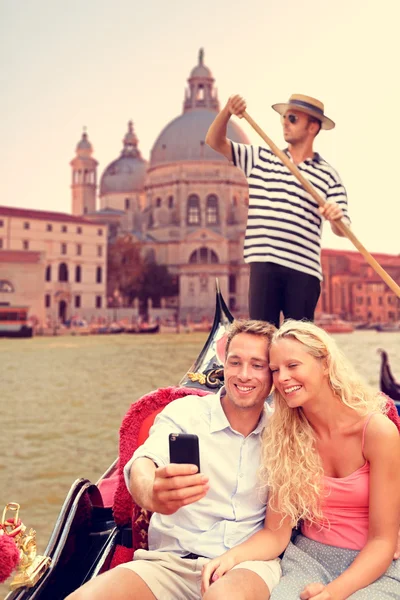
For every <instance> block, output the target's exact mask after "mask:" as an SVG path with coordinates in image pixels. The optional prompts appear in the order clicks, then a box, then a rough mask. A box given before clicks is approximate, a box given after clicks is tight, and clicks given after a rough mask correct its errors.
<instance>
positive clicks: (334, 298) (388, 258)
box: [316, 248, 400, 323]
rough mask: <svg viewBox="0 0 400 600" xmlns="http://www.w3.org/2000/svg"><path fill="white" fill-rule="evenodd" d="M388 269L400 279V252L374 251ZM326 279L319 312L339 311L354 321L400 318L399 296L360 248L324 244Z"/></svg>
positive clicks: (317, 312) (317, 311)
mask: <svg viewBox="0 0 400 600" xmlns="http://www.w3.org/2000/svg"><path fill="white" fill-rule="evenodd" d="M373 257H374V258H375V259H376V260H377V261H378V263H379V264H380V265H381V266H382V267H383V269H385V271H386V272H387V273H388V274H389V275H390V276H391V277H392V279H394V281H396V282H397V283H400V255H397V256H396V255H391V254H383V253H374V254H373ZM321 262H322V271H323V275H324V280H323V282H322V287H321V296H320V299H319V302H318V305H317V308H316V314H317V315H319V314H321V313H328V314H336V315H338V316H340V317H341V318H342V319H345V320H348V321H354V322H369V323H371V322H372V323H390V322H394V321H399V320H400V299H399V298H397V296H396V294H395V293H394V292H393V291H392V290H391V289H390V288H389V286H387V285H386V283H385V282H384V281H383V280H382V279H381V278H380V277H379V276H378V275H377V274H376V273H375V271H374V269H373V268H372V267H371V266H370V265H369V264H368V263H367V262H366V261H365V259H364V257H363V256H362V255H361V254H360V253H359V252H354V251H347V250H331V249H327V248H324V249H323V250H322V255H321Z"/></svg>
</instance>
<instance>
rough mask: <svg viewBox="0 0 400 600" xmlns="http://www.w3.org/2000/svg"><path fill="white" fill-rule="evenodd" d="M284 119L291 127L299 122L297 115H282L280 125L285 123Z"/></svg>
mask: <svg viewBox="0 0 400 600" xmlns="http://www.w3.org/2000/svg"><path fill="white" fill-rule="evenodd" d="M285 119H287V120H288V121H289V123H291V124H292V125H294V124H295V123H297V121H298V120H299V117H298V116H297V115H293V114H291V113H290V114H288V115H282V116H281V121H282V123H283V122H284V121H285Z"/></svg>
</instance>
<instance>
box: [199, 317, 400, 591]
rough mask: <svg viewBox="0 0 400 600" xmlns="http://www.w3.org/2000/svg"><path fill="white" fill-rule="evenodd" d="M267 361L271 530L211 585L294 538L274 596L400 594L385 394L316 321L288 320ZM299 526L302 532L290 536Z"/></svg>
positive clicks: (398, 490)
mask: <svg viewBox="0 0 400 600" xmlns="http://www.w3.org/2000/svg"><path fill="white" fill-rule="evenodd" d="M269 365H270V369H271V371H272V374H273V383H274V386H275V392H274V401H275V412H274V414H273V416H272V417H271V419H270V420H269V423H268V425H267V427H266V429H265V432H264V437H263V465H262V469H261V476H262V478H263V480H264V481H265V483H266V484H267V485H268V486H269V489H270V496H269V497H270V500H269V504H268V510H267V514H266V520H265V525H264V529H263V530H262V531H260V532H258V533H256V534H255V535H253V536H252V537H251V538H249V540H247V541H246V542H244V543H243V544H240V545H239V546H237V547H236V548H233V549H231V550H229V551H228V552H226V553H225V554H223V555H222V556H221V557H219V558H217V559H214V560H212V561H210V563H208V564H207V565H206V567H205V568H204V572H203V589H204V590H205V589H207V588H208V587H209V585H210V583H212V582H213V581H215V580H216V579H218V578H219V577H221V576H223V574H224V573H225V572H226V571H228V570H229V569H231V568H232V567H233V566H234V565H235V564H238V563H239V562H244V561H245V560H268V559H271V558H275V557H276V556H278V555H280V554H281V553H282V552H283V551H284V550H285V548H286V547H287V549H286V552H285V555H284V558H283V559H282V563H281V567H282V572H283V577H282V579H281V582H280V583H279V585H278V586H277V587H276V588H275V590H274V591H273V592H272V594H271V600H298V598H300V599H301V600H307V599H313V600H344V599H346V598H351V599H353V600H385V599H386V598H387V599H389V598H391V599H394V598H397V599H399V598H400V561H399V560H393V556H394V553H395V549H396V541H397V534H398V529H399V525H400V436H399V433H398V430H397V428H396V426H395V425H394V424H393V423H392V422H391V421H390V420H389V419H388V418H387V417H386V416H385V414H384V406H385V398H384V396H382V395H380V394H376V393H375V392H373V391H372V390H370V389H369V388H368V387H367V386H366V385H365V384H364V383H363V382H362V381H361V380H360V379H359V377H358V376H357V375H356V374H355V373H354V371H353V370H352V368H351V366H350V364H349V362H348V361H347V360H346V359H345V357H344V356H343V355H342V353H341V352H340V351H339V349H338V348H337V346H336V344H335V342H334V341H333V339H332V338H331V337H330V336H329V335H328V334H327V333H326V332H324V331H323V330H322V329H320V328H319V327H317V326H315V325H313V324H312V323H308V322H303V321H292V320H288V321H286V322H284V323H283V325H282V326H281V327H280V329H279V330H278V331H277V332H276V333H275V334H274V336H273V340H272V344H271V349H270V356H269ZM294 526H300V531H301V533H299V534H298V535H297V536H296V537H295V539H294V541H293V542H290V543H289V540H290V537H291V532H292V527H294ZM288 544H289V545H288Z"/></svg>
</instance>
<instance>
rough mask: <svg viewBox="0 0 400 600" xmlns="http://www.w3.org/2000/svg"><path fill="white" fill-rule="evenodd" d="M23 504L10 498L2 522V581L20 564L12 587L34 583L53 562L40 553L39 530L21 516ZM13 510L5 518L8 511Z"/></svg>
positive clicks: (0, 556)
mask: <svg viewBox="0 0 400 600" xmlns="http://www.w3.org/2000/svg"><path fill="white" fill-rule="evenodd" d="M19 509H20V505H19V504H17V503H16V502H9V503H8V504H7V505H6V506H5V508H4V511H3V516H2V519H1V523H0V581H1V582H3V581H5V580H6V579H8V578H9V577H10V575H11V574H12V572H13V571H14V570H15V568H17V572H16V574H15V576H14V578H13V580H12V581H11V584H10V589H11V590H16V589H18V588H20V587H32V586H34V585H35V584H36V582H37V581H38V580H39V579H40V577H41V576H42V574H43V573H44V571H45V570H46V569H47V568H48V567H49V565H50V558H48V557H46V556H40V555H39V554H37V546H36V531H35V530H34V529H29V531H28V532H27V528H26V527H25V525H24V524H23V523H22V522H21V520H20V518H19ZM9 512H10V513H14V516H13V517H11V518H6V517H7V513H9Z"/></svg>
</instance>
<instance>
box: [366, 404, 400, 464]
mask: <svg viewBox="0 0 400 600" xmlns="http://www.w3.org/2000/svg"><path fill="white" fill-rule="evenodd" d="M393 453H395V455H396V453H397V454H398V455H399V460H400V435H399V431H398V429H397V427H396V425H395V424H394V423H393V421H391V420H390V419H389V417H387V416H386V415H383V414H377V415H372V417H371V419H370V421H369V423H368V425H367V428H366V431H365V445H364V454H365V457H366V458H367V459H369V457H370V456H371V457H376V456H379V455H381V456H388V455H392V456H393Z"/></svg>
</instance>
